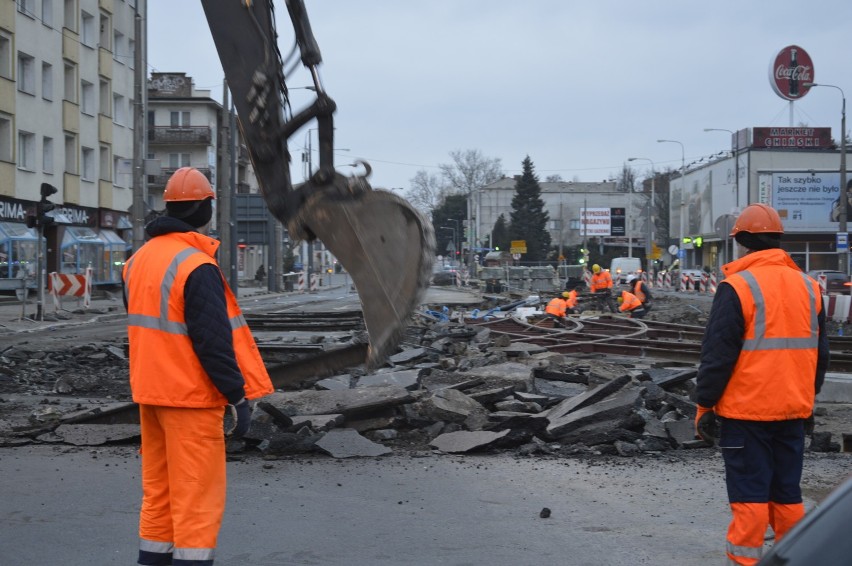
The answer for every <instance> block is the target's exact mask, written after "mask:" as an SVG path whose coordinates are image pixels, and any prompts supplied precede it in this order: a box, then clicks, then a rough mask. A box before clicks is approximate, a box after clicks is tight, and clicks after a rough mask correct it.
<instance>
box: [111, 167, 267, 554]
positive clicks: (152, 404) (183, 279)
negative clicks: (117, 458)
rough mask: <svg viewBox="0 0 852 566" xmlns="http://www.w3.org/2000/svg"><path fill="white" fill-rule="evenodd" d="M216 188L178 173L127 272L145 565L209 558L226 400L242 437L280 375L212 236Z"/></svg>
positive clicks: (220, 482) (217, 522) (219, 510)
mask: <svg viewBox="0 0 852 566" xmlns="http://www.w3.org/2000/svg"><path fill="white" fill-rule="evenodd" d="M213 198H215V197H214V193H213V189H212V187H211V186H210V182H209V181H208V180H207V177H205V176H204V174H202V173H201V172H200V171H198V170H197V169H194V168H191V167H182V168H180V169H178V170H177V171H175V172H174V174H173V175H172V176H171V178H170V179H169V181H168V183H167V184H166V189H165V192H164V193H163V200H164V201H165V203H166V215H165V216H161V217H159V218H157V219H155V220H154V221H152V222H151V223H149V224H148V225H147V226H146V227H145V230H146V232H147V233H148V235H149V236H150V237H151V239H150V240H149V241H148V242H147V243H146V244H145V245H144V246H142V247H141V248H140V249H139V251H137V252H136V253H135V254H133V255H132V256H131V257H130V259H129V260H128V261H127V263H126V264H125V266H124V272H123V273H122V277H123V280H124V286H125V301H126V306H127V314H128V321H127V332H128V341H129V344H130V388H131V391H132V393H133V400H134V401H135V402H136V403H138V404H139V418H140V428H141V433H142V449H141V454H142V509H141V512H140V519H139V561H138V563H139V564H173V565H174V566H178V565H184V566H188V565H194V566H209V565H211V564H213V554H214V551H215V548H216V539H217V537H218V533H219V528H220V526H221V523H222V516H223V514H224V511H225V487H226V480H225V431H224V427H223V416H224V409H225V407H226V406H227V407H230V408H231V413H232V414H233V415H234V424H235V426H234V428H233V430H232V431H231V433H230V434H231V437H232V438H239V437H241V436H242V435H244V434H245V433H246V432H247V431H248V428H249V425H250V422H251V407H250V406H249V402H248V400H249V399H254V398H257V397H260V396H263V395H267V394H269V393H272V391H273V388H272V383H271V382H270V379H269V375H268V374H267V372H266V368H265V366H264V364H263V360H262V359H261V357H260V354H259V352H258V349H257V345H256V344H255V342H254V339H253V338H252V335H251V331H250V330H249V327H248V325H247V324H246V321H245V319H244V318H243V315H242V313H241V312H240V307H239V305H238V304H237V299H236V297H235V296H234V293H233V292H232V291H231V289H230V288H229V287H228V285H227V283H226V282H225V278H224V276H223V275H222V272H221V271H220V270H219V265H218V264H217V263H216V259H215V255H216V250H217V249H218V247H219V242H218V241H217V240H214V239H213V238H211V237H209V236H208V235H207V234H208V233H209V229H210V219H211V217H212V215H213V203H212V201H213Z"/></svg>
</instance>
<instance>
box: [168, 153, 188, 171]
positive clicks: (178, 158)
mask: <svg viewBox="0 0 852 566" xmlns="http://www.w3.org/2000/svg"><path fill="white" fill-rule="evenodd" d="M180 167H190V163H189V154H188V153H170V154H169V169H178V168H180Z"/></svg>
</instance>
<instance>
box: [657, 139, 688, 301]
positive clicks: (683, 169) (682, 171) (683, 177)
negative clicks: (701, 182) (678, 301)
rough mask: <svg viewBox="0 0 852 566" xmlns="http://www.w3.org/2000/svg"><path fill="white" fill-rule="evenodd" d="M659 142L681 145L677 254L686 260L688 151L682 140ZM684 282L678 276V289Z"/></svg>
mask: <svg viewBox="0 0 852 566" xmlns="http://www.w3.org/2000/svg"><path fill="white" fill-rule="evenodd" d="M657 143H676V144H678V145H679V146H680V222H679V224H680V226H679V234H678V241H677V251H678V254H677V256H678V259H680V260H685V259H686V252H685V251H682V249H681V248H683V208H684V206H686V200H685V198H686V152H685V150H684V148H683V144H682V143H681V142H679V141H677V140H657ZM683 263H685V262H684V261H681V266H680V270H681V272H682V271H683V268H684V266H683V265H682V264H683ZM682 284H683V282H682V278H681V277H678V284H677V286H678V289H680V286H681V285H682Z"/></svg>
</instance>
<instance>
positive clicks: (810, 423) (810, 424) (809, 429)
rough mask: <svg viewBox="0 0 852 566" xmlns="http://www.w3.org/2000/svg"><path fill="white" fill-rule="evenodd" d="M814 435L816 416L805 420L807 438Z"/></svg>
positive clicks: (812, 415)
mask: <svg viewBox="0 0 852 566" xmlns="http://www.w3.org/2000/svg"><path fill="white" fill-rule="evenodd" d="M813 434H814V414H813V413H811V416H809V417H808V418H806V419H805V436H813Z"/></svg>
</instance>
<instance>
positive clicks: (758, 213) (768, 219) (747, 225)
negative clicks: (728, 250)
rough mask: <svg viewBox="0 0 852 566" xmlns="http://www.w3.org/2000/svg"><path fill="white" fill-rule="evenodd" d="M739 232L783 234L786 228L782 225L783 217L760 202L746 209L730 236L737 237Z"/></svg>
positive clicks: (738, 218)
mask: <svg viewBox="0 0 852 566" xmlns="http://www.w3.org/2000/svg"><path fill="white" fill-rule="evenodd" d="M739 232H749V233H751V234H766V233H770V234H783V233H784V226H783V225H782V224H781V217H780V216H778V212H777V211H776V210H775V209H774V208H772V207H771V206H769V205H768V204H763V203H759V202H758V203H754V204H750V205H748V206H747V207H745V209H744V210H743V211H742V212H741V213H740V215H739V216H738V217H737V221H736V222H735V223H734V227H733V229H732V230H731V234H730V235H731V236H736V235H737V233H739Z"/></svg>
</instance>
